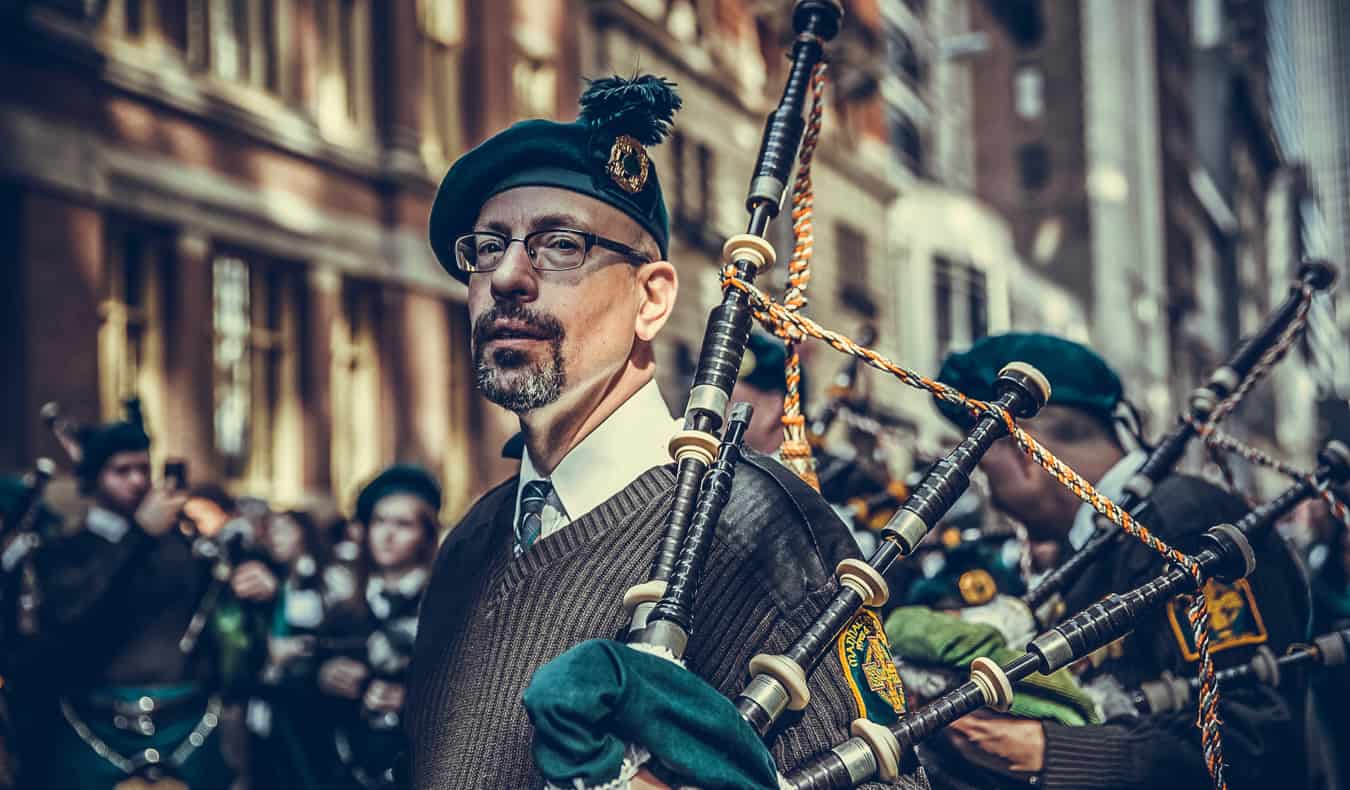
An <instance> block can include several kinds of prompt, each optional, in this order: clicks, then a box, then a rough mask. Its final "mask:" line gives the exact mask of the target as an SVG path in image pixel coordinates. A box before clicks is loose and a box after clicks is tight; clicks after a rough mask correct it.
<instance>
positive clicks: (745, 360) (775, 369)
mask: <svg viewBox="0 0 1350 790" xmlns="http://www.w3.org/2000/svg"><path fill="white" fill-rule="evenodd" d="M786 377H787V346H785V345H783V341H781V340H779V339H778V338H776V337H774V336H772V335H769V334H766V333H764V332H758V331H754V332H751V333H750V340H749V341H747V342H746V344H745V356H743V357H741V379H740V380H741V381H743V382H745V383H746V384H749V385H750V386H752V387H754V388H755V389H758V390H763V391H764V392H787V378H786Z"/></svg>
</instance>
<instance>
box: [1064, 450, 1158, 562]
mask: <svg viewBox="0 0 1350 790" xmlns="http://www.w3.org/2000/svg"><path fill="white" fill-rule="evenodd" d="M1147 459H1148V453H1146V452H1144V451H1143V450H1135V451H1133V452H1130V453H1127V454H1126V455H1125V457H1123V458H1121V459H1120V460H1119V461H1116V464H1115V466H1112V467H1111V468H1110V469H1108V470H1106V474H1104V475H1102V479H1101V480H1099V481H1097V483H1096V484H1095V486H1094V487H1095V488H1096V489H1097V490H1098V491H1099V492H1101V494H1102V496H1104V497H1106V498H1107V499H1110V500H1113V501H1114V500H1117V499H1120V495H1121V494H1123V493H1124V492H1125V484H1126V483H1128V482H1130V478H1131V477H1133V476H1134V473H1135V472H1137V471H1139V467H1141V466H1143V465H1144V461H1145V460H1147ZM1096 516H1097V511H1095V510H1093V509H1092V506H1091V505H1089V504H1087V503H1086V502H1085V503H1083V504H1082V505H1080V506H1079V507H1078V512H1077V513H1075V514H1074V517H1073V526H1072V527H1071V528H1070V529H1069V545H1070V546H1073V550H1074V551H1077V550H1079V549H1081V548H1083V544H1085V543H1087V542H1088V540H1089V539H1090V538H1091V537H1092V533H1093V532H1095V531H1096V525H1095V524H1094V522H1095V521H1096Z"/></svg>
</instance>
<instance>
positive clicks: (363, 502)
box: [356, 464, 441, 525]
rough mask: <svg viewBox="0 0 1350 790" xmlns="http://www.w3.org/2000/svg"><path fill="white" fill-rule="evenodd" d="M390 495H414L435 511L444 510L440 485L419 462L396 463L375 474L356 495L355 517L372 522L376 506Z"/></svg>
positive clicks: (358, 519)
mask: <svg viewBox="0 0 1350 790" xmlns="http://www.w3.org/2000/svg"><path fill="white" fill-rule="evenodd" d="M391 494H412V495H413V496H415V497H417V498H418V499H421V500H422V501H423V502H426V503H427V505H428V506H430V507H431V512H432V513H433V514H434V513H436V512H438V511H439V510H440V509H441V484H440V483H438V482H437V481H436V478H435V477H433V476H432V474H431V472H428V471H427V470H426V469H424V468H423V467H420V466H418V465H416V464H395V465H393V466H391V467H389V468H388V469H385V470H384V471H383V472H380V473H379V474H378V475H376V476H375V479H374V480H371V481H370V482H369V483H367V484H366V487H365V488H363V489H361V493H360V494H359V495H358V496H357V497H356V520H357V521H359V522H361V523H362V524H366V525H369V524H370V517H371V514H372V513H374V512H375V505H376V504H377V503H378V502H379V501H380V500H381V499H384V498H385V497H387V496H389V495H391Z"/></svg>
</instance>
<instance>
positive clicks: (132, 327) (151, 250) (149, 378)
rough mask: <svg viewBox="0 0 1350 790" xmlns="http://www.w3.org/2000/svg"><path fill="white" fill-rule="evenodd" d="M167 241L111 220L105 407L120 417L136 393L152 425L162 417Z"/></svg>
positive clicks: (104, 310) (102, 364)
mask: <svg viewBox="0 0 1350 790" xmlns="http://www.w3.org/2000/svg"><path fill="white" fill-rule="evenodd" d="M166 244H167V236H166V235H165V234H162V233H159V232H156V231H153V230H150V229H147V228H144V227H139V226H136V225H131V224H122V223H118V222H113V223H111V224H110V227H109V232H108V236H107V255H108V257H107V261H108V268H107V271H106V277H105V280H104V283H105V290H104V297H103V301H102V303H101V304H100V316H101V318H102V321H101V323H100V325H99V333H98V346H99V349H98V351H99V357H98V366H99V408H100V411H101V412H102V414H103V416H104V418H107V419H112V418H116V417H120V416H121V414H122V402H123V401H124V400H125V399H126V398H128V397H130V396H133V395H135V396H138V397H140V398H141V401H142V404H141V407H142V409H143V410H144V411H145V413H146V418H147V420H149V422H150V424H151V425H152V426H153V425H155V424H157V423H158V418H159V417H160V416H161V415H160V413H159V409H158V406H159V398H158V396H159V394H160V389H161V382H160V380H159V373H160V368H161V367H162V364H163V336H162V331H163V330H162V322H163V304H164V302H163V290H162V289H163V280H162V275H161V272H162V261H163V257H164V255H165V250H166Z"/></svg>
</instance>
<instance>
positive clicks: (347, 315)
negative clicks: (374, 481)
mask: <svg viewBox="0 0 1350 790" xmlns="http://www.w3.org/2000/svg"><path fill="white" fill-rule="evenodd" d="M380 321H381V310H380V289H379V286H378V285H377V284H376V283H373V282H364V281H357V280H348V281H347V282H344V283H343V286H342V310H341V314H340V316H339V320H338V325H337V326H336V327H335V328H334V332H333V354H332V359H333V372H332V390H331V393H332V399H333V401H332V406H333V437H332V448H333V449H332V459H331V462H332V466H331V469H330V473H331V475H332V480H333V490H334V491H335V492H337V494H338V495H339V496H347V495H348V494H350V493H351V492H354V491H355V490H356V487H357V486H358V485H360V484H361V483H362V481H364V480H366V479H368V478H369V477H370V476H371V475H372V474H374V473H375V472H376V471H377V470H378V469H379V466H380V463H381V460H382V458H381V455H380V413H381V412H380V408H379V404H380V399H381V392H380V356H379V354H380V344H379V336H380Z"/></svg>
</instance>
